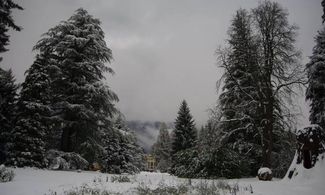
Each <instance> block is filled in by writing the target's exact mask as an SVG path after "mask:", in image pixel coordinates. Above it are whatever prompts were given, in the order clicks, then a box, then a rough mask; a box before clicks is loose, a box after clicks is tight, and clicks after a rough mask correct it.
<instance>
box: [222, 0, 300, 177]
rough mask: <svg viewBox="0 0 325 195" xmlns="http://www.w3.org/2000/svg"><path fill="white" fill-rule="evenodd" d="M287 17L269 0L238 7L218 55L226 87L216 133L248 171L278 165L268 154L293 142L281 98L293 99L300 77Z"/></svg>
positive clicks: (278, 152) (276, 153) (275, 153)
mask: <svg viewBox="0 0 325 195" xmlns="http://www.w3.org/2000/svg"><path fill="white" fill-rule="evenodd" d="M287 15H288V14H287V12H286V11H285V10H284V9H283V8H282V7H281V6H280V5H279V4H278V3H272V2H270V1H265V2H263V3H261V4H260V5H259V6H258V7H257V8H255V9H253V10H252V12H251V14H248V13H247V12H246V11H245V10H239V11H237V14H236V16H235V17H234V19H233V21H232V25H231V28H230V30H229V37H230V39H229V40H228V44H229V49H228V50H225V51H220V52H219V53H218V54H219V57H220V60H221V66H222V67H224V68H225V74H224V78H225V85H224V87H223V92H222V94H221V95H220V97H219V101H220V106H221V112H222V116H223V117H222V118H221V121H220V123H221V124H220V125H219V126H218V128H219V129H217V131H221V132H222V136H221V138H220V139H221V141H222V142H223V145H224V147H225V148H227V149H229V148H233V149H234V151H233V152H234V155H237V156H239V157H244V158H242V159H241V161H243V162H247V161H249V164H250V165H251V167H250V171H249V172H250V174H251V175H254V174H255V173H256V170H257V169H258V167H259V166H267V167H270V168H276V166H277V165H276V162H274V161H272V157H273V158H274V157H278V156H281V155H283V154H282V153H281V151H284V150H282V149H283V147H287V145H286V144H285V143H288V142H291V141H292V140H290V136H287V135H286V131H287V132H288V131H290V128H291V126H290V123H288V121H290V120H291V119H290V118H287V116H291V114H290V111H289V109H288V108H287V107H286V105H287V102H286V101H284V99H285V98H286V99H287V100H288V99H289V100H290V99H291V98H292V95H294V94H295V89H296V88H295V87H296V86H299V85H300V84H303V83H304V78H303V71H302V67H301V66H300V65H299V63H297V62H298V60H299V51H297V50H296V49H295V47H294V43H295V34H296V29H297V27H296V26H293V25H290V24H289V22H288V21H287ZM252 24H253V25H252ZM289 145H290V144H289ZM286 151H287V150H286ZM290 151H291V150H289V151H288V153H287V154H289V153H290ZM289 156H290V155H289ZM234 159H235V158H234ZM236 160H238V159H236ZM236 160H235V161H236ZM284 164H285V163H284ZM233 170H234V171H237V170H235V169H233ZM279 172H283V170H279Z"/></svg>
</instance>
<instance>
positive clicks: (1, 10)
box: [0, 0, 23, 62]
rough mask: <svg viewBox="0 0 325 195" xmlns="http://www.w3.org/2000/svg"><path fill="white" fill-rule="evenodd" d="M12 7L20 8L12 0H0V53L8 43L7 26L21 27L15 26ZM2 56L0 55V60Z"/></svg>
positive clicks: (16, 28)
mask: <svg viewBox="0 0 325 195" xmlns="http://www.w3.org/2000/svg"><path fill="white" fill-rule="evenodd" d="M12 9H19V10H22V9H23V8H22V7H20V6H19V5H18V4H16V3H14V2H13V1H12V0H1V1H0V18H1V19H0V53H2V52H5V51H7V50H8V49H7V48H6V46H7V45H8V44H9V35H8V34H7V32H8V30H9V28H12V29H13V30H16V31H20V30H21V29H22V28H21V27H19V26H17V25H16V24H15V22H14V20H13V19H12V16H11V12H12ZM1 61H2V58H1V57H0V62H1Z"/></svg>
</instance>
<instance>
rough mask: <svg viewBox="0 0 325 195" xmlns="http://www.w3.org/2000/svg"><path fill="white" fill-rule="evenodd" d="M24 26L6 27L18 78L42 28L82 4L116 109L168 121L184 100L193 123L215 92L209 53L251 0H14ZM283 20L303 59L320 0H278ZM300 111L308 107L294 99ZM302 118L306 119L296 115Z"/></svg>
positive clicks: (7, 60)
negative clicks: (105, 52)
mask: <svg viewBox="0 0 325 195" xmlns="http://www.w3.org/2000/svg"><path fill="white" fill-rule="evenodd" d="M15 2H16V3H18V4H20V5H21V6H22V7H23V8H24V9H25V10H23V11H15V12H14V13H13V14H14V19H15V21H16V23H17V24H18V25H20V26H22V27H23V28H24V29H23V30H22V31H21V32H12V31H11V32H10V34H11V37H10V46H9V49H10V51H9V52H6V53H5V54H4V60H3V62H2V63H1V66H2V67H3V66H4V67H5V68H11V69H12V70H13V72H14V74H15V76H16V78H17V81H18V82H23V80H24V72H25V71H26V70H27V69H28V68H29V67H30V65H31V64H32V62H33V60H34V57H35V53H33V52H32V47H33V46H34V45H35V43H36V42H37V41H38V40H39V39H40V36H41V34H43V33H45V32H46V31H47V30H48V29H49V28H51V27H53V26H55V25H57V24H58V23H59V22H60V21H62V20H67V19H68V18H69V17H70V16H71V15H72V14H73V12H74V11H75V10H76V9H78V8H80V7H83V8H85V9H86V10H88V12H89V13H90V14H92V15H93V16H94V17H96V18H99V19H100V20H101V22H102V28H103V30H104V32H105V33H106V37H105V39H106V41H107V44H108V46H109V47H110V48H111V49H112V51H113V57H114V61H113V62H112V64H111V66H112V68H113V69H114V71H115V72H116V74H115V75H114V76H109V78H108V79H107V83H108V85H109V86H110V87H111V88H112V89H113V90H114V91H115V92H116V93H117V94H118V96H119V98H120V102H119V103H118V107H119V108H120V110H121V111H122V112H123V113H124V114H125V115H126V117H127V119H128V120H158V121H174V119H175V117H176V114H177V110H178V107H179V104H180V102H181V100H182V99H186V100H187V101H188V104H189V106H190V108H191V112H192V114H193V116H194V118H195V120H196V123H197V124H198V125H202V124H203V123H204V122H205V121H206V120H207V119H208V113H207V109H208V108H211V107H212V106H213V105H214V104H215V103H216V99H217V97H218V94H217V92H216V85H215V83H216V81H217V80H218V79H219V78H220V76H221V74H222V70H221V69H219V68H218V67H217V65H216V59H215V56H214V51H215V49H216V48H217V47H218V46H220V45H221V46H222V45H224V43H225V39H226V38H227V30H228V28H229V25H230V20H231V19H232V17H233V15H234V13H235V11H236V10H237V9H239V8H247V9H251V8H254V7H256V6H257V5H258V1H255V0H160V1H158V0H157V1H156V0H15ZM279 2H280V3H281V4H282V5H283V7H285V8H287V9H288V12H289V20H290V22H291V23H295V24H297V25H298V26H299V27H300V29H299V31H298V32H299V35H298V42H297V47H298V48H300V49H301V50H302V52H303V62H304V63H305V62H307V60H308V56H310V55H311V51H312V47H313V46H314V36H315V35H316V33H317V30H319V29H320V27H321V15H322V9H321V3H320V2H321V0H281V1H279ZM301 102H302V103H301V104H302V110H303V113H304V114H305V116H306V115H307V113H308V111H307V109H306V104H305V103H304V101H302V100H301ZM301 123H303V124H306V123H307V120H306V118H302V119H301Z"/></svg>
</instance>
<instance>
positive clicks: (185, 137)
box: [172, 100, 197, 154]
mask: <svg viewBox="0 0 325 195" xmlns="http://www.w3.org/2000/svg"><path fill="white" fill-rule="evenodd" d="M173 135H174V136H173V140H172V154H175V153H177V152H178V151H181V150H185V149H188V148H191V147H193V146H195V144H196V139H197V132H196V129H195V124H194V120H193V118H192V115H191V113H190V109H189V107H188V105H187V102H186V101H185V100H183V101H182V103H181V106H180V108H179V111H178V116H177V118H176V122H175V129H174V132H173Z"/></svg>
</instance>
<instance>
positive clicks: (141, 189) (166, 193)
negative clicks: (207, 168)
mask: <svg viewBox="0 0 325 195" xmlns="http://www.w3.org/2000/svg"><path fill="white" fill-rule="evenodd" d="M188 191H189V188H188V186H186V185H184V184H181V185H178V186H166V185H165V184H159V186H158V187H157V188H156V189H151V188H149V187H148V186H146V185H144V184H143V183H142V184H140V185H139V186H138V187H137V188H136V194H137V195H178V194H187V193H188Z"/></svg>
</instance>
